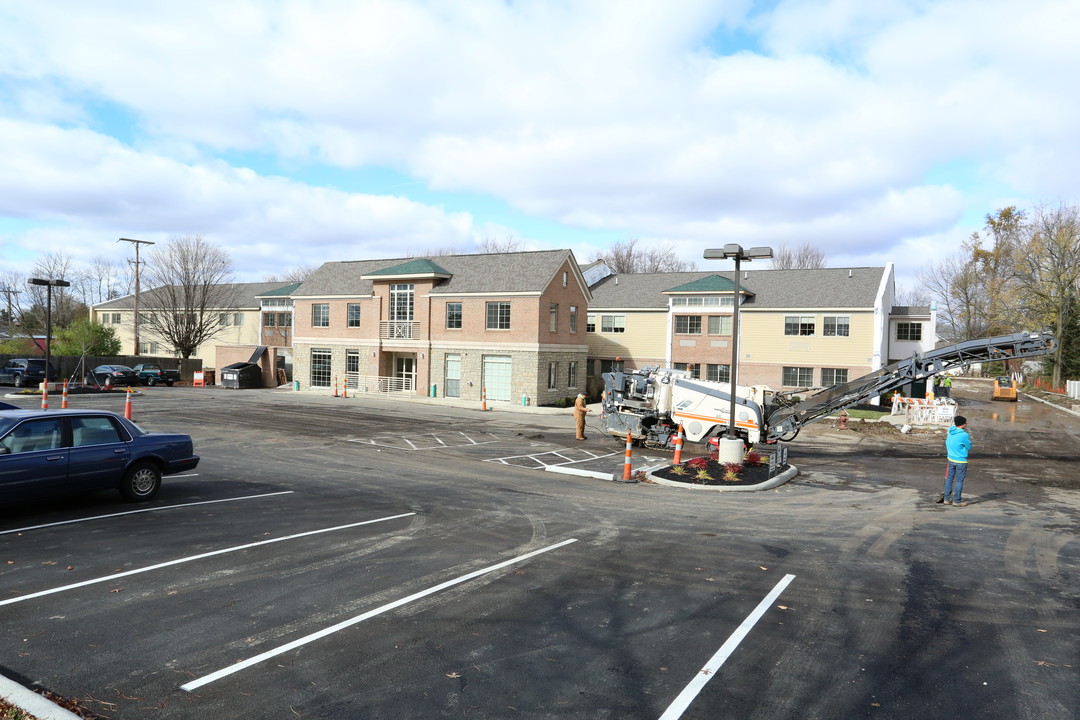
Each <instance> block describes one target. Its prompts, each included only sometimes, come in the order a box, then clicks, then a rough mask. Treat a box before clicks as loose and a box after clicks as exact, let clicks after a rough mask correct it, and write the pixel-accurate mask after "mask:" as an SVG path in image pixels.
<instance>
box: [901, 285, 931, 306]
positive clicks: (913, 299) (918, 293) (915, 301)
mask: <svg viewBox="0 0 1080 720" xmlns="http://www.w3.org/2000/svg"><path fill="white" fill-rule="evenodd" d="M893 302H894V304H896V305H902V306H904V307H918V306H921V305H929V304H930V294H929V293H928V292H927V290H926V288H924V287H922V286H921V285H920V286H918V287H915V288H906V287H904V286H903V285H897V286H896V294H895V297H894V298H893Z"/></svg>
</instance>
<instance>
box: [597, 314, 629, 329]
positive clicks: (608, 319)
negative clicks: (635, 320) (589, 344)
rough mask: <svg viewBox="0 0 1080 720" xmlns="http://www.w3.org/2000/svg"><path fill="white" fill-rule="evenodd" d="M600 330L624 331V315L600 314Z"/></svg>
mask: <svg viewBox="0 0 1080 720" xmlns="http://www.w3.org/2000/svg"><path fill="white" fill-rule="evenodd" d="M600 332H606V333H621V332H626V316H625V315H601V316H600Z"/></svg>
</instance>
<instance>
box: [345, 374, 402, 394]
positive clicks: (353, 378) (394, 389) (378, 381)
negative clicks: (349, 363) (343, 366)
mask: <svg viewBox="0 0 1080 720" xmlns="http://www.w3.org/2000/svg"><path fill="white" fill-rule="evenodd" d="M345 383H346V386H347V387H348V388H349V392H357V393H360V394H366V395H374V394H383V395H391V394H394V393H404V394H408V395H415V394H416V380H415V379H414V378H412V377H404V378H398V377H385V376H382V375H361V374H360V373H345Z"/></svg>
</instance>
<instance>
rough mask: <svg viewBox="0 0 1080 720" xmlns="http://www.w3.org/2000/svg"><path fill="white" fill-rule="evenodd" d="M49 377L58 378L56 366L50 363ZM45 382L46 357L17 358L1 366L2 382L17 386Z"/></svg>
mask: <svg viewBox="0 0 1080 720" xmlns="http://www.w3.org/2000/svg"><path fill="white" fill-rule="evenodd" d="M49 379H50V380H56V379H57V376H56V368H55V367H53V365H52V363H49ZM43 382H45V359H44V358H16V359H14V360H8V361H7V362H6V363H4V367H2V368H0V384H4V385H14V386H15V387H19V388H21V387H31V386H37V385H40V384H41V383H43Z"/></svg>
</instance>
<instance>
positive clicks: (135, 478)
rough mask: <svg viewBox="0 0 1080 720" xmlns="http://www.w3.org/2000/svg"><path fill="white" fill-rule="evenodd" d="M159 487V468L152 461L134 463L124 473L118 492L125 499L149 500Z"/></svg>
mask: <svg viewBox="0 0 1080 720" xmlns="http://www.w3.org/2000/svg"><path fill="white" fill-rule="evenodd" d="M160 489H161V470H159V469H158V467H157V465H155V464H154V463H152V462H140V463H135V464H134V465H132V466H131V468H130V469H129V470H128V471H127V474H126V475H124V483H123V484H122V485H121V486H120V494H121V495H123V496H124V499H125V500H130V501H131V502H140V501H143V500H150V499H152V498H153V497H154V496H155V495H157V493H158V490H160Z"/></svg>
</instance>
